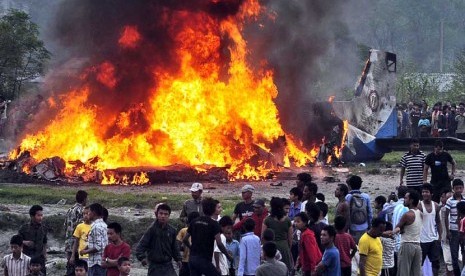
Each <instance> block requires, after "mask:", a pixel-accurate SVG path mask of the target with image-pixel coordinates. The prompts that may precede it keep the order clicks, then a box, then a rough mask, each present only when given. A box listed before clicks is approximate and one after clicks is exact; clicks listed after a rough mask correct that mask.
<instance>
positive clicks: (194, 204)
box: [179, 183, 203, 223]
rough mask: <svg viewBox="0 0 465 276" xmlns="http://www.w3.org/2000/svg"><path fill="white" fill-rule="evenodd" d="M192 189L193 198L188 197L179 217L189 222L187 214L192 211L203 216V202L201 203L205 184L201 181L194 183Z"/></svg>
mask: <svg viewBox="0 0 465 276" xmlns="http://www.w3.org/2000/svg"><path fill="white" fill-rule="evenodd" d="M190 191H191V196H192V199H188V200H186V201H185V202H184V205H183V206H182V211H181V214H180V215H179V218H180V219H181V221H182V222H184V223H187V216H189V214H190V213H192V212H198V213H199V214H200V215H201V216H203V210H202V203H201V202H202V191H203V185H202V184H200V183H194V184H192V186H191V188H190Z"/></svg>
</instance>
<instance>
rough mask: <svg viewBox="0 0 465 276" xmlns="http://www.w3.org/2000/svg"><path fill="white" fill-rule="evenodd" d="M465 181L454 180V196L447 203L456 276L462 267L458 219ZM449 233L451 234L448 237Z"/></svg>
mask: <svg viewBox="0 0 465 276" xmlns="http://www.w3.org/2000/svg"><path fill="white" fill-rule="evenodd" d="M463 187H464V184H463V181H462V180H461V179H458V178H456V179H454V181H452V190H453V192H454V194H453V195H452V197H451V198H449V199H448V200H447V201H446V214H445V218H446V225H445V226H446V232H445V233H446V236H448V238H450V255H451V257H452V267H453V268H454V274H455V275H457V274H460V267H459V262H458V257H459V252H460V251H459V247H458V246H457V243H456V242H454V243H453V241H456V240H457V238H458V237H459V225H458V224H459V223H458V222H459V221H458V219H457V203H459V202H461V201H464V200H465V198H464V197H463V196H462V192H463ZM447 233H450V234H449V235H447Z"/></svg>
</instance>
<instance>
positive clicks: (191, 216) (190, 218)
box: [176, 211, 200, 276]
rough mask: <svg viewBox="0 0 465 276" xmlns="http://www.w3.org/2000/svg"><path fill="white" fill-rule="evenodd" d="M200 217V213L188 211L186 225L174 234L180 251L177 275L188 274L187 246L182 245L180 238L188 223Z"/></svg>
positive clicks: (181, 238) (183, 235)
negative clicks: (180, 262)
mask: <svg viewBox="0 0 465 276" xmlns="http://www.w3.org/2000/svg"><path fill="white" fill-rule="evenodd" d="M198 217H200V213H199V212H197V211H194V212H191V213H189V215H187V226H186V227H184V228H182V229H181V230H179V232H178V235H177V236H176V240H177V241H178V244H179V248H180V250H181V252H182V265H181V268H180V269H179V276H189V275H190V272H189V248H188V247H187V246H184V245H183V243H182V240H183V239H184V237H185V236H186V234H187V228H188V227H189V224H190V223H191V222H192V221H193V220H194V219H196V218H198Z"/></svg>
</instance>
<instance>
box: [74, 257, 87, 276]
mask: <svg viewBox="0 0 465 276" xmlns="http://www.w3.org/2000/svg"><path fill="white" fill-rule="evenodd" d="M87 270H88V267H87V262H86V261H84V260H77V261H76V262H75V263H74V275H76V276H87Z"/></svg>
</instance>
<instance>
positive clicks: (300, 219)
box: [294, 212, 321, 276]
mask: <svg viewBox="0 0 465 276" xmlns="http://www.w3.org/2000/svg"><path fill="white" fill-rule="evenodd" d="M294 224H295V227H296V228H297V229H299V230H300V232H301V235H300V241H299V257H298V259H297V262H296V266H295V270H298V269H299V268H301V269H302V275H303V276H310V275H311V273H312V271H313V270H314V269H315V267H316V265H317V264H318V263H319V262H320V261H321V252H320V249H319V248H318V244H317V242H316V239H315V233H313V231H312V230H310V229H308V227H307V225H308V216H307V214H306V213H304V212H301V213H299V214H297V215H296V216H295V218H294Z"/></svg>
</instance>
